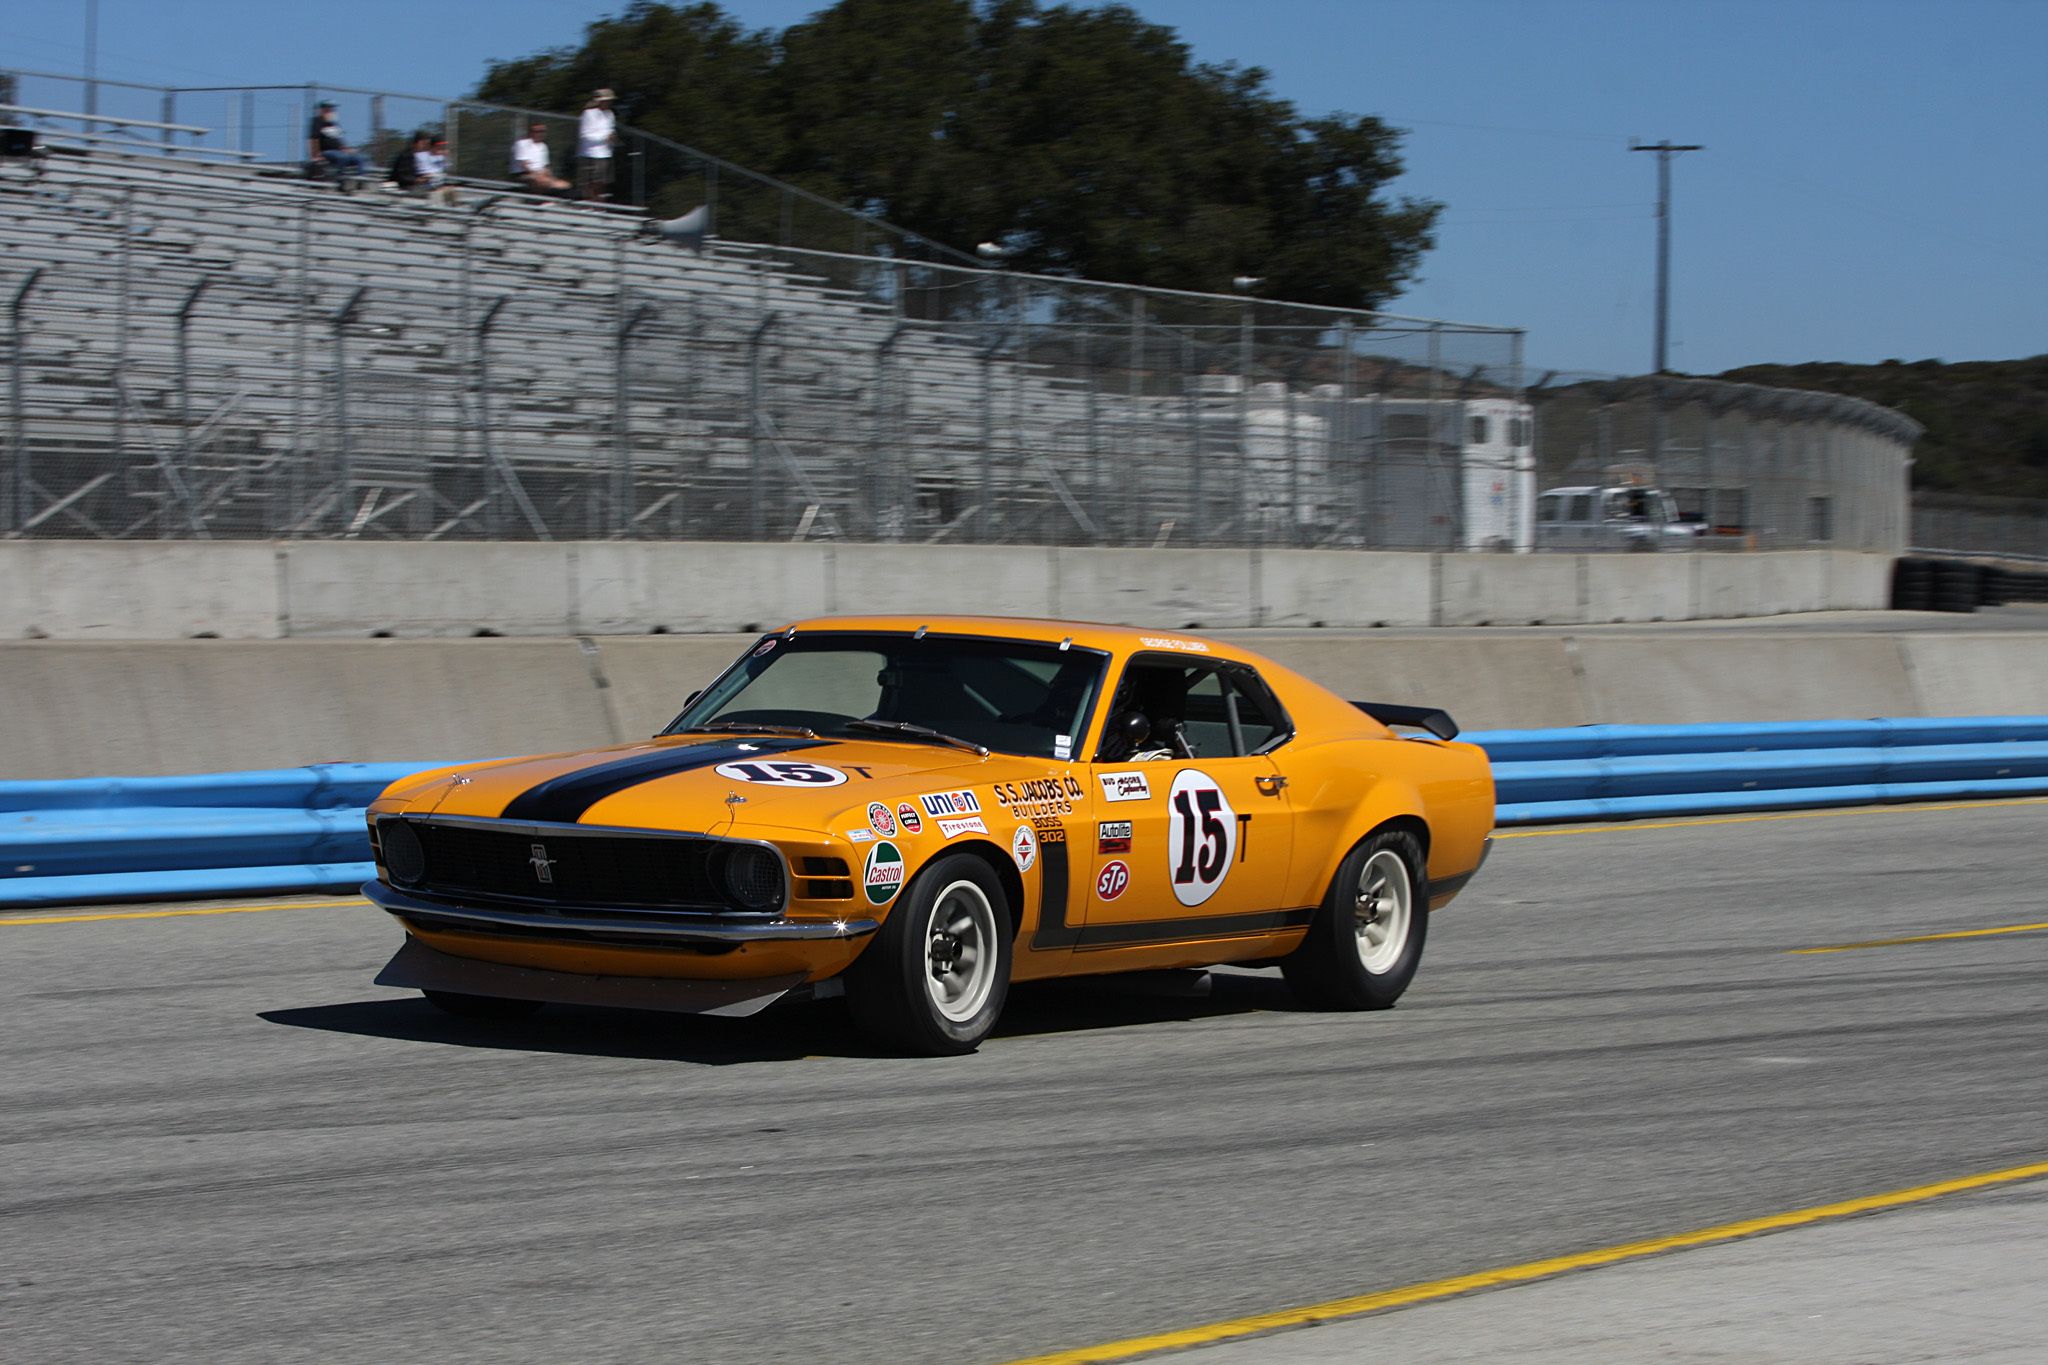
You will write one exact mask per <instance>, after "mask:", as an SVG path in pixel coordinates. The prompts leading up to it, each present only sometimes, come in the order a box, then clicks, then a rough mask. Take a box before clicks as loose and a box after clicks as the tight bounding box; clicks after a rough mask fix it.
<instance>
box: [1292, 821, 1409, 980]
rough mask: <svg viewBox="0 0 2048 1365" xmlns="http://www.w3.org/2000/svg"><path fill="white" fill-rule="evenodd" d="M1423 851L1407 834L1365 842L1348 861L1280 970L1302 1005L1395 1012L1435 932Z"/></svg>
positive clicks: (1400, 832)
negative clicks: (1431, 926)
mask: <svg viewBox="0 0 2048 1365" xmlns="http://www.w3.org/2000/svg"><path fill="white" fill-rule="evenodd" d="M1428 906H1429V879H1428V874H1427V872H1425V871H1424V868H1423V860H1422V845H1421V844H1420V843H1419V842H1418V841H1417V840H1416V838H1415V836H1414V835H1413V834H1410V833H1408V832H1407V831H1405V830H1388V831H1385V832H1384V833H1380V834H1374V835H1371V836H1369V837H1367V838H1365V839H1362V840H1360V841H1359V844H1358V846H1357V847H1356V848H1354V849H1352V850H1351V852H1349V853H1348V854H1346V855H1345V856H1344V861H1343V863H1342V864H1340V865H1339V866H1338V868H1337V875H1336V876H1335V877H1334V878H1332V879H1331V881H1330V891H1329V894H1328V895H1326V896H1324V897H1323V903H1322V905H1321V907H1320V908H1318V909H1317V911H1316V916H1315V918H1314V919H1313V920H1311V921H1310V922H1309V928H1308V934H1307V936H1306V937H1304V938H1303V939H1302V941H1301V946H1300V947H1299V948H1296V949H1295V950H1294V951H1293V952H1292V953H1290V954H1289V955H1288V956H1287V957H1286V958H1285V959H1284V960H1283V961H1282V962H1281V964H1280V970H1281V972H1282V973H1283V974H1284V975H1285V976H1286V977H1287V984H1288V986H1289V988H1291V989H1292V990H1293V991H1294V993H1295V995H1296V996H1298V997H1300V999H1301V1001H1302V1003H1303V1004H1306V1005H1309V1006H1311V1007H1312V1008H1315V1009H1325V1010H1384V1009H1392V1008H1393V1005H1394V1002H1395V1001H1396V1000H1399V999H1400V998H1401V993H1402V992H1403V991H1405V990H1407V989H1408V983H1409V982H1410V981H1411V980H1413V979H1414V977H1415V969H1416V967H1417V966H1418V965H1420V963H1421V962H1422V943H1423V940H1424V938H1426V937H1427V936H1428V933H1429V912H1428Z"/></svg>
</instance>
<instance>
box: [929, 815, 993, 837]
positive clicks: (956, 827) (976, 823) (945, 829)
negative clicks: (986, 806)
mask: <svg viewBox="0 0 2048 1365" xmlns="http://www.w3.org/2000/svg"><path fill="white" fill-rule="evenodd" d="M938 826H939V833H941V834H943V835H945V836H946V837H947V838H948V839H952V838H957V837H958V836H960V835H962V834H986V833H988V826H987V825H985V824H983V823H982V820H981V817H980V816H979V815H956V816H952V817H950V818H948V819H944V820H940V821H939V822H938Z"/></svg>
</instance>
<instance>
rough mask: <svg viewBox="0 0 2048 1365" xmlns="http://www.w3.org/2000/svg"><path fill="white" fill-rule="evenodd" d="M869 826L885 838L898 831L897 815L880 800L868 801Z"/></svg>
mask: <svg viewBox="0 0 2048 1365" xmlns="http://www.w3.org/2000/svg"><path fill="white" fill-rule="evenodd" d="M868 828H869V829H872V830H873V831H874V832H875V833H877V834H879V835H882V836H883V837H884V838H886V837H888V836H889V835H891V834H894V833H895V832H896V817H895V815H894V814H893V813H892V812H891V811H890V810H889V808H888V807H887V806H885V805H883V804H882V803H881V802H880V801H870V802H869V803H868Z"/></svg>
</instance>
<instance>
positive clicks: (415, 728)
mask: <svg viewBox="0 0 2048 1365" xmlns="http://www.w3.org/2000/svg"><path fill="white" fill-rule="evenodd" d="M1221 633H1223V634H1227V635H1231V636H1233V637H1234V638H1237V639H1239V640H1241V641H1242V642H1243V643H1244V644H1246V645H1248V646H1249V647H1251V648H1253V649H1256V650H1258V651H1260V652H1261V653H1264V654H1267V655H1269V656H1271V657H1273V658H1275V659H1278V660H1280V661H1282V662H1283V663H1286V664H1287V665H1289V666H1290V667H1293V668H1296V669H1298V670H1300V671H1301V672H1303V673H1305V674H1307V675H1308V676H1310V677H1312V678H1315V679H1316V680H1317V681H1319V682H1322V683H1324V684H1326V685H1327V686H1330V687H1332V688H1334V689H1336V690H1337V691H1339V692H1341V693H1343V694H1344V695H1345V696H1348V697H1358V698H1366V699H1372V700H1379V701H1392V702H1410V703H1425V702H1426V703H1428V704H1431V705H1436V706H1442V707H1445V708H1446V709H1448V710H1449V711H1450V712H1451V713H1452V714H1453V715H1454V716H1456V717H1457V718H1458V720H1459V722H1460V723H1461V724H1463V725H1464V726H1465V727H1466V728H1467V729H1472V730H1496V729H1523V728H1547V727H1553V726H1565V725H1584V724H1598V723H1610V724H1650V725H1655V724H1691V723H1697V722H1704V721H1777V720H1824V719H1834V718H1841V717H1859V716H1956V715H2048V633H2012V634H2007V633H2002V632H2000V633H1993V632H1984V631H1973V632H1969V633H1958V634H1948V633H1937V632H1900V633H1892V634H1874V633H1873V634H1864V633H1855V632H1846V631H1828V632H1820V631H1816V632H1813V633H1802V632H1796V631H1788V630H1782V629H1777V628H1773V629H1771V630H1770V631H1769V632H1768V633H1763V632H1755V633H1753V632H1748V631H1744V630H1743V629H1741V628H1740V627H1730V628H1721V629H1712V630H1656V631H1645V632H1635V631H1629V632H1618V631H1617V632H1599V633H1581V634H1571V633H1567V632H1556V633H1549V632H1544V633H1527V632H1507V631H1503V632H1500V633H1499V634H1497V635H1495V634H1488V635H1470V634H1448V633H1446V634H1434V633H1412V634H1411V633H1399V634H1396V633H1391V632H1388V633H1380V632H1333V631H1326V630H1325V631H1318V630H1272V631H1260V632H1257V633H1256V634H1252V633H1245V634H1239V633H1237V632H1221ZM752 638H753V637H751V636H741V635H697V636H688V635H666V636H639V637H621V636H608V637H597V636H585V637H582V638H580V639H577V638H569V639H551V640H548V639H465V640H397V639H392V640H271V641H234V640H173V641H154V642H138V643H132V644H114V643H104V644H102V643H91V642H76V641H62V640H44V641H25V642H15V643H9V644H0V698H4V699H5V703H6V704H5V705H4V706H0V777H6V778H54V777H92V776H101V775H111V774H122V775H127V774H133V775H154V774H167V773H185V772H221V771H229V770H236V769H253V768H283V767H293V766H297V765H301V764H306V763H320V762H333V761H343V760H346V761H353V762H397V761H406V760H440V759H449V760H454V759H467V758H483V757H489V756H492V755H497V754H510V753H534V752H543V751H547V750H552V749H569V748H579V747H585V746H590V745H598V744H607V743H613V742H616V741H620V740H625V739H631V738H634V737H637V736H641V735H646V734H651V733H653V732H654V731H655V730H656V729H658V728H660V727H661V726H662V725H665V724H666V723H667V722H668V721H669V720H670V719H671V718H672V717H673V716H674V715H675V713H676V712H677V710H679V709H680V707H681V705H682V700H683V698H684V697H685V696H687V695H688V694H689V693H690V692H691V691H693V690H695V689H696V688H699V687H702V686H703V685H704V684H705V683H706V682H708V681H709V680H710V679H711V678H712V677H713V676H715V675H716V674H717V673H718V672H719V670H721V669H722V668H724V667H725V665H726V664H727V663H729V662H730V661H731V660H732V659H733V658H735V657H737V655H738V654H739V652H740V650H741V649H742V648H743V647H744V646H745V645H746V644H748V643H750V642H751V640H752Z"/></svg>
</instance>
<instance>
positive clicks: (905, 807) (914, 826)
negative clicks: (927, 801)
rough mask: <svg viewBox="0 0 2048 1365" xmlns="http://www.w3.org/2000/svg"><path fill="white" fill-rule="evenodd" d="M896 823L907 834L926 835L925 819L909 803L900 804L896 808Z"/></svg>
mask: <svg viewBox="0 0 2048 1365" xmlns="http://www.w3.org/2000/svg"><path fill="white" fill-rule="evenodd" d="M896 823H897V824H899V825H901V826H903V832H904V833H905V834H922V833H924V817H923V816H921V815H919V814H918V813H917V807H916V806H913V805H911V804H910V803H909V802H908V801H904V802H900V803H898V805H897V807H896Z"/></svg>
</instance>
